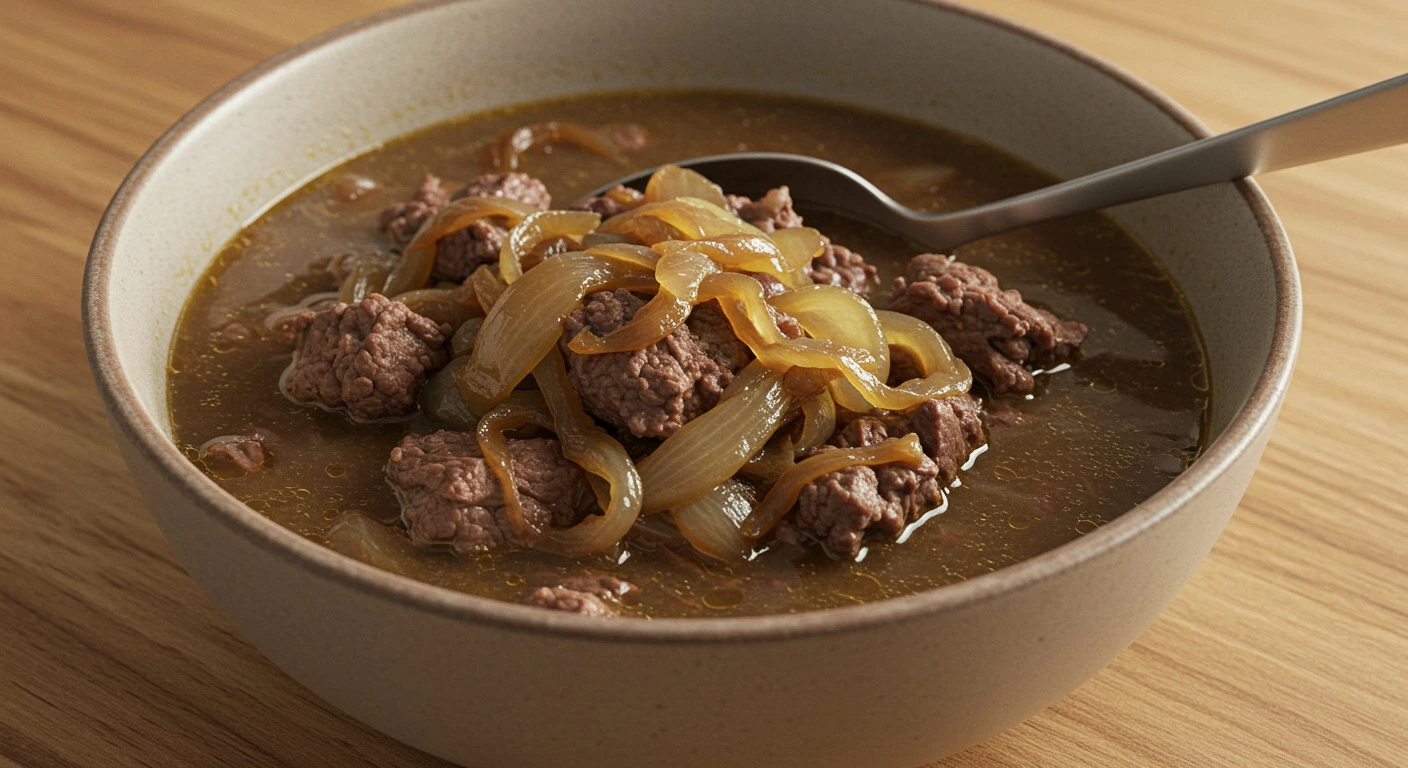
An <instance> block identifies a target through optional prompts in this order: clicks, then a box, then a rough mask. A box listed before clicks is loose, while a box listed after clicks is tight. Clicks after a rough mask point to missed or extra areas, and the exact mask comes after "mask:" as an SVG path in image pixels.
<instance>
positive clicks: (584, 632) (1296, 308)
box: [82, 0, 1301, 643]
mask: <svg viewBox="0 0 1408 768" xmlns="http://www.w3.org/2000/svg"><path fill="white" fill-rule="evenodd" d="M473 1H474V0H431V1H430V2H425V3H413V4H409V5H406V6H401V7H396V8H391V9H387V10H384V11H381V12H378V13H375V14H372V15H370V16H367V17H364V18H361V19H358V20H354V21H352V22H349V23H347V24H344V25H342V26H339V27H336V28H334V29H332V30H329V31H327V32H324V33H322V34H320V35H317V36H315V37H312V38H310V39H308V40H306V41H304V42H302V43H299V44H297V45H295V46H293V47H291V48H288V49H286V50H284V51H283V52H281V53H279V54H277V55H275V56H273V57H271V58H269V59H267V60H265V61H263V62H261V63H260V64H258V65H256V66H255V67H254V68H252V69H250V70H249V71H247V72H245V73H244V74H242V75H240V76H239V77H237V78H235V79H234V80H232V81H230V82H229V83H227V84H226V85H225V86H223V87H221V88H220V89H219V90H217V91H216V92H215V93H213V94H211V95H210V96H208V97H206V98H205V99H204V100H202V101H201V102H200V103H199V104H197V105H196V106H195V107H194V108H192V109H191V110H190V111H189V112H187V113H186V114H185V115H183V116H182V117H181V118H180V119H179V120H178V121H177V122H176V123H175V124H173V125H172V126H171V127H170V128H169V129H168V130H167V131H166V132H165V133H163V134H162V135H161V137H160V138H158V139H157V141H156V142H155V143H154V144H153V145H152V146H151V147H150V148H149V149H148V150H147V151H146V152H145V153H144V154H143V155H142V157H141V158H140V159H139V160H138V161H137V163H136V165H135V166H134V167H133V169H132V170H131V171H130V172H129V173H128V175H127V177H126V178H125V179H124V180H123V182H122V184H121V186H120V187H119V188H118V189H117V191H116V193H115V194H114V196H113V199H112V202H111V203H110V204H109V205H108V207H107V209H106V211H105V212H104V214H103V217H102V219H101V221H100V222H99V225H98V229H97V231H96V233H95V235H94V239H93V243H92V247H91V249H90V251H89V255H88V262H87V265H86V267H85V269H84V276H83V300H82V301H83V306H82V314H83V335H84V341H85V344H86V346H87V351H88V358H89V364H90V366H91V368H92V370H93V374H94V378H95V379H96V381H97V384H98V388H99V391H100V393H101V395H102V398H103V400H104V402H105V404H106V406H107V408H108V411H109V414H110V416H111V421H112V424H113V427H114V428H115V429H119V430H121V431H122V433H123V434H124V435H125V437H126V438H127V439H128V441H129V442H130V444H131V445H132V446H133V447H135V449H136V450H138V451H140V453H141V455H142V456H143V457H144V458H145V459H146V460H147V461H149V462H150V463H151V464H153V465H154V466H156V467H157V468H158V470H159V471H160V473H161V477H162V478H163V479H164V480H165V481H167V482H170V483H171V484H172V485H173V486H174V487H175V488H176V489H177V490H178V492H179V493H180V494H181V495H182V496H183V497H185V498H186V499H187V500H189V501H191V502H192V503H193V505H194V506H196V507H198V508H200V509H201V510H203V511H204V512H205V513H207V514H209V515H210V516H211V517H213V518H214V519H215V520H216V521H217V522H218V523H220V524H222V525H224V526H225V527H227V528H228V529H230V530H231V531H233V532H235V533H237V534H239V535H241V536H243V537H244V538H245V539H246V540H248V541H249V542H251V543H253V544H254V545H256V546H258V547H260V548H262V549H264V550H266V551H267V552H269V553H271V554H274V555H276V556H278V557H281V558H285V559H287V560H291V561H293V562H294V564H296V565H297V566H299V567H303V568H307V569H308V570H310V571H311V572H312V573H313V575H315V576H318V577H320V578H324V579H329V580H332V581H335V582H340V583H341V585H342V586H345V587H349V588H352V589H355V590H358V591H363V592H367V593H369V594H371V595H373V596H375V597H378V598H380V599H386V600H391V601H394V602H397V603H399V604H401V605H404V606H407V607H411V608H415V609H418V610H424V611H429V612H431V613H433V614H437V615H440V616H444V617H447V618H451V619H457V620H466V621H471V622H476V623H483V624H490V625H494V626H496V627H498V628H501V629H507V630H517V631H522V632H531V633H548V634H552V635H559V636H564V637H567V638H570V639H574V640H578V641H583V640H587V641H602V642H618V643H619V642H639V643H708V642H717V641H730V642H759V641H777V640H784V639H789V638H795V637H801V636H816V635H829V634H836V633H844V632H853V631H859V630H863V629H868V628H872V627H876V626H880V625H886V624H893V623H895V622H904V621H912V620H916V619H919V618H921V617H926V616H930V615H933V614H940V613H956V612H958V611H962V610H965V609H968V608H970V607H972V606H975V605H977V604H979V603H982V602H986V601H990V600H995V599H998V598H1000V597H1002V596H1004V595H1008V594H1012V593H1015V592H1019V591H1022V590H1026V589H1030V588H1033V587H1034V586H1036V585H1038V584H1040V583H1041V582H1043V581H1045V580H1046V579H1049V578H1053V577H1055V576H1057V575H1059V574H1060V573H1062V572H1064V571H1067V570H1070V569H1073V568H1075V567H1077V566H1079V565H1081V564H1083V563H1085V562H1087V561H1091V560H1094V559H1097V558H1099V557H1101V556H1103V555H1106V554H1108V553H1110V552H1112V551H1114V550H1116V549H1118V548H1119V546H1120V545H1121V544H1123V543H1124V542H1126V541H1128V540H1130V539H1132V538H1134V537H1135V536H1138V535H1139V534H1140V533H1141V532H1143V531H1145V530H1146V529H1149V528H1151V527H1153V526H1155V525H1157V524H1158V523H1160V522H1161V521H1163V520H1164V519H1166V518H1168V517H1169V516H1171V515H1173V514H1175V513H1176V512H1177V511H1178V510H1179V508H1180V507H1181V506H1182V505H1183V504H1184V503H1185V502H1186V501H1188V500H1189V499H1190V498H1192V497H1194V496H1195V495H1197V494H1199V493H1200V492H1202V491H1203V490H1204V489H1206V488H1207V487H1208V486H1209V485H1211V484H1212V483H1213V482H1215V481H1216V480H1217V479H1218V478H1219V477H1221V476H1222V475H1223V474H1224V473H1225V472H1226V471H1227V470H1228V469H1229V468H1230V467H1231V466H1232V465H1233V464H1234V463H1235V462H1236V460H1237V459H1238V458H1239V457H1240V456H1241V455H1242V454H1243V453H1244V452H1245V451H1246V450H1247V449H1248V448H1249V447H1250V446H1251V445H1252V444H1253V442H1254V441H1255V440H1256V438H1257V436H1258V435H1259V434H1260V432H1261V431H1262V430H1263V428H1265V427H1266V425H1267V424H1268V423H1269V422H1271V421H1272V420H1273V419H1274V418H1275V416H1276V414H1277V411H1278V409H1279V405H1280V403H1281V401H1282V399H1283V398H1284V395H1285V391H1286V388H1287V386H1288V384H1289V380H1290V375H1291V372H1292V369H1293V367H1294V363H1295V357H1296V351H1297V347H1298V344H1299V337H1300V324H1301V295H1300V284H1299V277H1298V275H1297V271H1296V265H1295V258H1294V254H1293V252H1292V249H1291V246H1290V243H1289V242H1288V240H1287V237H1286V233H1285V231H1284V230H1283V228H1282V227H1281V223H1280V220H1279V218H1278V217H1277V215H1276V213H1275V211H1274V210H1272V207H1271V204H1270V202H1269V201H1268V200H1267V198H1266V196H1265V194H1264V193H1263V192H1262V190H1261V188H1260V187H1259V186H1258V185H1257V184H1256V183H1255V182H1254V181H1252V180H1250V179H1245V180H1242V181H1238V182H1234V186H1235V187H1236V189H1237V191H1238V192H1239V193H1240V194H1241V196H1242V199H1243V201H1244V202H1245V203H1246V204H1247V206H1248V207H1249V208H1250V209H1251V211H1252V213H1253V215H1254V216H1255V218H1256V220H1257V223H1258V225H1259V227H1260V229H1261V232H1262V235H1263V237H1264V238H1265V240H1266V243H1267V245H1268V247H1269V250H1270V252H1271V258H1272V263H1273V272H1274V275H1273V276H1274V281H1275V291H1276V300H1277V307H1276V320H1275V327H1274V330H1273V335H1272V341H1271V351H1270V355H1269V357H1268V359H1267V362H1266V365H1265V367H1264V368H1263V370H1262V372H1261V375H1260V376H1259V377H1258V380H1257V382H1256V385H1255V387H1254V388H1253V390H1252V392H1251V394H1250V396H1249V397H1248V399H1247V402H1246V403H1245V404H1244V405H1243V406H1242V408H1241V409H1240V410H1239V411H1238V412H1237V414H1236V415H1235V416H1234V417H1233V419H1232V421H1231V422H1230V423H1229V424H1228V426H1227V429H1226V430H1225V431H1224V433H1223V434H1222V435H1221V436H1219V437H1218V438H1217V439H1216V440H1214V441H1213V442H1212V444H1210V445H1209V446H1208V448H1207V450H1206V451H1204V453H1203V455H1202V456H1201V457H1199V458H1198V460H1196V461H1195V462H1194V463H1193V464H1192V465H1191V466H1189V468H1188V469H1187V470H1185V471H1184V472H1183V474H1181V475H1179V476H1178V477H1177V478H1175V479H1174V480H1173V481H1172V482H1170V483H1169V484H1168V485H1166V486H1164V487H1163V488H1161V489H1159V490H1158V491H1156V492H1155V493H1154V494H1153V495H1151V496H1149V497H1148V498H1147V499H1145V500H1144V501H1143V502H1141V503H1140V504H1138V505H1136V506H1135V507H1133V508H1131V509H1130V510H1128V511H1126V512H1124V513H1123V514H1121V515H1120V516H1118V517H1116V518H1115V519H1113V520H1111V521H1110V522H1109V523H1107V524H1106V525H1104V526H1101V527H1100V528H1098V529H1096V530H1094V531H1092V532H1090V533H1087V534H1085V535H1083V536H1081V537H1080V538H1078V539H1075V540H1073V541H1070V542H1067V543H1066V544H1063V545H1061V546H1059V547H1056V548H1054V549H1051V550H1048V551H1047V552H1044V553H1042V554H1040V555H1037V556H1035V557H1032V558H1029V559H1027V560H1023V561H1021V562H1019V563H1016V564H1013V565H1010V566H1007V567H1005V568H1001V569H999V570H997V571H993V572H991V573H987V574H983V575H981V576H977V577H974V578H972V579H969V580H967V581H963V582H958V583H956V584H950V585H946V586H943V587H938V588H936V589H932V590H927V591H924V592H919V593H916V594H912V595H905V596H901V597H894V598H889V599H886V600H881V601H877V602H874V603H867V604H864V605H856V606H848V607H843V608H832V609H826V610H818V611H808V612H803V613H796V614H766V615H759V616H742V617H729V618H706V619H705V618H680V619H655V620H650V621H601V620H599V619H594V618H590V617H584V616H577V615H572V614H565V613H561V612H557V611H545V610H542V609H541V608H535V607H531V606H524V605H518V604H515V603H508V602H503V601H499V600H495V599H492V598H486V597H480V596H476V595H471V594H467V593H462V592H456V591H453V590H450V589H447V588H444V587H437V586H434V585H431V584H427V583H424V582H420V581H416V580H414V579H411V578H409V577H405V576H400V575H397V574H394V573H390V572H388V571H383V570H381V569H378V568H375V567H373V566H370V565H367V564H365V563H362V562H359V561H356V560H354V559H352V558H349V557H346V556H343V555H340V554H338V553H336V552H333V551H332V550H330V549H327V548H325V547H322V546H319V545H318V544H316V543H314V542H312V541H310V540H308V539H305V538H303V537H302V536H299V535H298V534H296V533H294V532H292V531H290V530H288V529H286V528H284V527H283V526H280V525H279V524H277V523H275V522H273V521H272V520H269V519H268V518H266V517H264V516H262V515H260V514H259V513H257V512H255V511H254V510H252V509H250V508H249V507H246V506H245V505H244V504H242V503H241V502H239V501H238V500H237V499H236V498H235V497H234V496H233V495H231V494H229V493H228V492H226V491H225V490H224V489H222V488H221V487H220V486H219V485H217V484H216V483H215V482H214V481H213V480H211V479H210V478H209V477H207V476H206V475H205V474H204V473H202V472H200V471H199V470H198V469H197V468H196V467H195V465H194V464H192V463H191V462H190V461H189V460H188V459H187V458H186V457H185V456H184V455H183V454H182V453H181V452H180V451H179V450H178V449H177V447H176V446H175V444H174V443H173V442H172V441H171V440H170V439H168V438H167V437H166V435H165V434H164V433H163V432H162V430H161V429H160V428H159V427H158V426H157V424H156V422H155V421H153V419H152V418H151V417H150V416H149V415H148V414H147V413H146V412H145V411H144V409H143V408H142V406H141V403H140V399H139V398H138V397H137V395H136V392H135V389H134V387H133V385H132V382H131V381H130V380H129V379H128V378H127V376H126V374H125V372H124V370H123V368H122V366H121V364H120V362H119V359H118V356H117V352H116V348H117V345H116V340H115V338H114V336H113V331H112V326H111V323H110V321H109V316H108V310H109V307H108V302H107V296H108V278H109V269H108V267H109V265H110V263H111V261H112V259H113V255H114V250H115V245H116V242H117V240H118V239H119V238H120V237H121V234H122V229H123V225H124V223H125V221H126V218H127V215H128V213H129V211H130V209H131V207H132V203H133V200H134V199H135V198H136V197H137V196H138V195H139V194H140V193H141V192H142V190H143V188H144V186H145V185H146V183H147V181H148V179H149V177H150V176H151V174H152V172H153V171H154V169H155V168H156V167H157V166H159V165H160V164H161V163H162V162H163V160H164V159H165V158H166V156H167V154H168V153H169V151H170V150H171V149H172V148H173V147H174V146H175V145H176V144H177V143H178V142H180V141H181V140H183V139H184V138H185V137H187V136H188V135H189V134H191V133H192V132H193V131H194V130H195V129H196V128H197V127H198V125H199V124H200V123H201V121H203V120H204V119H205V118H206V117H208V116H209V115H210V114H211V113H212V112H213V111H215V110H216V109H217V108H218V107H220V106H221V105H223V104H224V103H226V102H228V101H229V100H231V99H232V98H234V97H236V96H237V95H238V94H239V93H241V92H242V91H244V90H246V89H247V88H249V87H251V86H252V85H254V84H256V83H257V82H258V81H260V80H261V79H263V78H265V77H267V76H272V75H274V74H275V73H277V72H279V71H280V70H282V69H284V68H285V67H288V66H290V65H292V64H294V63H295V62H296V61H297V60H298V59H300V58H302V57H303V56H305V55H307V54H309V53H311V52H313V51H315V50H317V49H320V48H324V47H327V46H329V45H331V44H333V43H336V42H338V41H341V40H343V39H345V38H348V37H350V36H352V35H355V34H357V33H359V32H361V31H363V30H366V29H369V28H371V27H374V26H379V25H382V24H385V23H387V22H389V21H392V20H394V19H398V18H400V17H402V16H410V15H412V14H418V13H424V12H427V11H429V10H432V9H438V8H440V7H443V6H447V5H451V4H454V3H458V2H473ZM897 1H903V2H910V3H915V4H919V5H924V6H928V7H931V8H934V9H936V10H940V11H945V12H948V13H953V14H959V15H963V16H967V17H969V18H971V19H974V20H977V21H980V22H984V23H987V24H989V25H992V26H995V27H998V28H1000V29H1003V30H1005V31H1008V32H1013V33H1016V34H1019V35H1021V36H1023V37H1026V38H1028V39H1029V40H1031V41H1033V42H1035V43H1038V44H1041V45H1044V46H1046V47H1048V48H1050V49H1053V50H1055V51H1057V52H1059V53H1062V54H1064V55H1066V56H1069V57H1071V58H1073V59H1076V60H1077V61H1079V62H1081V63H1084V64H1086V65H1088V66H1090V67H1092V68H1093V69H1095V70H1097V71H1099V72H1100V73H1102V74H1103V75H1104V76H1105V77H1108V78H1110V79H1111V80H1114V81H1115V82H1116V83H1118V84H1120V85H1123V86H1124V87H1126V88H1128V89H1129V90H1131V91H1134V92H1135V93H1137V94H1138V95H1140V96H1141V97H1143V98H1144V99H1145V100H1147V101H1148V102H1150V103H1151V104H1153V105H1154V106H1156V107H1158V108H1159V109H1160V110H1162V111H1163V112H1164V113H1165V114H1166V115H1168V116H1169V117H1170V118H1172V119H1173V120H1174V121H1175V122H1176V123H1178V124H1179V125H1181V126H1183V127H1184V128H1185V129H1187V130H1188V131H1189V133H1191V134H1192V135H1193V136H1195V137H1198V138H1202V137H1206V136H1210V135H1212V132H1211V131H1210V130H1209V129H1208V128H1207V127H1206V126H1205V125H1204V124H1203V123H1202V122H1201V121H1200V120H1198V119H1197V118H1196V117H1194V116H1193V115H1192V114H1191V113H1190V112H1188V111H1187V110H1186V109H1184V108H1183V107H1182V106H1181V105H1179V104H1178V103H1177V102H1175V101H1173V100H1172V99H1171V98H1169V97H1168V96H1165V95H1164V94H1163V93H1161V92H1160V91H1158V90H1157V89H1155V88H1154V87H1153V86H1151V85H1149V84H1148V83H1147V82H1145V81H1144V80H1142V79H1140V78H1139V77H1136V76H1135V75H1133V74H1131V73H1130V72H1128V71H1126V70H1124V69H1123V68H1121V67H1119V66H1117V65H1115V64H1113V63H1111V62H1109V61H1106V60H1105V59H1103V58H1101V57H1099V56H1096V55H1095V54H1093V53H1090V52H1088V51H1086V50H1084V49H1082V48H1079V47H1077V46H1075V45H1073V44H1071V43H1067V42H1065V41H1063V40H1060V39H1058V38H1056V37H1054V36H1052V35H1049V34H1047V33H1045V32H1042V31H1040V30H1037V29H1035V28H1032V27H1030V26H1027V25H1026V24H1023V23H1020V22H1016V21H1012V20H1010V19H1006V18H1003V17H1001V16H997V15H995V14H992V13H989V12H987V11H982V10H977V9H973V8H969V7H966V6H963V5H959V4H957V3H955V2H952V0H897Z"/></svg>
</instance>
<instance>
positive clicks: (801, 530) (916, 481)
mask: <svg viewBox="0 0 1408 768" xmlns="http://www.w3.org/2000/svg"><path fill="white" fill-rule="evenodd" d="M816 450H817V451H818V452H825V451H834V450H837V448H835V447H833V446H829V445H824V446H821V447H820V448H818V449H816ZM938 474H939V471H938V467H937V466H935V464H934V462H932V461H930V460H929V459H928V458H925V459H924V461H923V463H921V464H920V466H919V467H918V468H916V469H910V468H909V467H905V466H902V465H897V464H887V465H882V466H879V467H862V466H855V467H847V468H845V469H841V470H837V471H835V472H832V473H830V474H827V475H823V476H821V477H819V478H817V479H816V480H813V481H812V482H811V483H808V484H807V486H806V487H804V488H803V489H802V492H801V493H800V494H799V495H798V496H797V506H796V507H794V508H793V511H792V514H791V515H790V516H789V518H788V519H787V520H785V521H783V525H781V526H779V528H778V531H777V537H778V538H779V539H781V540H782V541H784V542H788V543H792V544H799V545H800V544H804V543H805V542H807V541H810V540H815V541H818V542H821V544H822V545H823V546H825V547H826V550H827V551H828V552H830V553H831V554H832V555H834V556H836V557H841V558H845V559H848V560H854V559H855V558H856V556H857V555H859V554H860V549H861V546H862V544H863V543H864V541H865V539H866V538H867V537H869V538H877V539H892V538H894V537H896V536H898V535H899V534H900V532H901V531H903V530H904V527H905V525H906V524H907V523H909V521H911V520H914V519H917V518H918V517H919V516H920V515H922V514H924V513H925V512H927V511H928V510H930V509H933V508H934V507H936V506H938V504H939V503H940V502H941V501H942V500H943V489H942V487H941V486H940V485H939V481H938Z"/></svg>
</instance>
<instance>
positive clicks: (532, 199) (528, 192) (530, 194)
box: [450, 173, 552, 211]
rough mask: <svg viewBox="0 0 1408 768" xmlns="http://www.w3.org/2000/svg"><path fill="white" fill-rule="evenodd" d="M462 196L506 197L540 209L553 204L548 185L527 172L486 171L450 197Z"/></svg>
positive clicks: (455, 198) (458, 197) (544, 209)
mask: <svg viewBox="0 0 1408 768" xmlns="http://www.w3.org/2000/svg"><path fill="white" fill-rule="evenodd" d="M462 197H506V198H508V199H510V200H517V201H518V202H520V203H527V204H528V205H531V206H533V207H534V208H537V209H538V210H540V211H546V210H547V209H548V208H550V207H551V206H552V195H550V194H548V188H547V185H546V184H544V183H543V182H541V181H539V180H538V179H535V178H533V177H532V176H529V175H528V174H526V173H486V174H484V175H483V176H479V177H477V178H475V179H474V180H473V181H471V182H469V183H468V184H466V185H464V188H462V189H461V190H460V191H458V192H456V193H455V194H453V195H451V196H450V199H451V200H458V199H460V198H462Z"/></svg>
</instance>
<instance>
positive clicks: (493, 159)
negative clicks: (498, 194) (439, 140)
mask: <svg viewBox="0 0 1408 768" xmlns="http://www.w3.org/2000/svg"><path fill="white" fill-rule="evenodd" d="M564 143H565V144H576V145H577V146H579V147H581V148H582V149H585V150H587V151H589V152H592V153H594V154H597V155H601V156H602V157H604V158H606V159H607V160H614V161H616V162H618V163H624V162H625V158H623V157H622V156H621V152H620V150H619V149H617V147H616V145H615V144H614V143H613V142H611V141H610V140H608V139H607V138H606V137H604V136H602V135H601V134H599V133H597V132H596V131H593V130H592V129H590V128H586V127H583V126H580V125H577V124H576V123H559V122H557V121H556V120H553V121H549V122H546V123H533V124H532V125H525V126H523V127H521V128H510V129H509V130H507V131H504V132H503V133H501V134H499V135H498V137H497V138H495V139H494V141H493V142H492V143H490V144H489V146H488V147H486V148H485V151H484V159H485V160H486V161H487V162H488V164H489V165H490V166H491V167H493V168H495V169H506V170H510V171H513V170H517V169H518V161H519V158H520V157H522V156H523V155H525V154H527V153H528V152H530V151H532V150H534V149H543V148H545V147H548V146H550V145H554V144H564Z"/></svg>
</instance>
